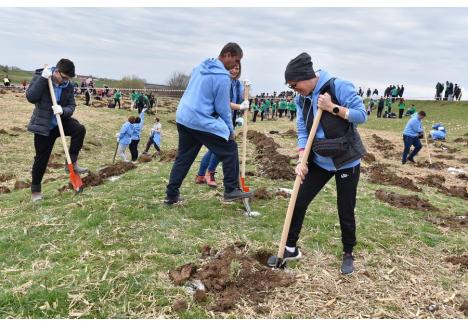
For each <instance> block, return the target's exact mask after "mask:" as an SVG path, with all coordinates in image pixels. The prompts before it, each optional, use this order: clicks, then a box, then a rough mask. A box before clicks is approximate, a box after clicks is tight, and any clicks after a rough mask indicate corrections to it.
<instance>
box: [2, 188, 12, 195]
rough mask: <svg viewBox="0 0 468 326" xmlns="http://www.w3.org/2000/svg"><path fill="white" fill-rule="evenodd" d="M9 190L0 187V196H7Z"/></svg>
mask: <svg viewBox="0 0 468 326" xmlns="http://www.w3.org/2000/svg"><path fill="white" fill-rule="evenodd" d="M10 192H11V190H10V189H9V188H8V187H5V186H0V194H9V193H10Z"/></svg>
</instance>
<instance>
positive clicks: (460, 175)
mask: <svg viewBox="0 0 468 326" xmlns="http://www.w3.org/2000/svg"><path fill="white" fill-rule="evenodd" d="M457 178H458V179H461V180H468V175H466V174H465V173H462V174H459V175H457Z"/></svg>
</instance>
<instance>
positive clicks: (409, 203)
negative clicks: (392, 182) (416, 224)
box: [375, 189, 438, 211]
mask: <svg viewBox="0 0 468 326" xmlns="http://www.w3.org/2000/svg"><path fill="white" fill-rule="evenodd" d="M375 197H377V198H378V199H379V200H381V201H383V202H386V203H388V204H390V205H392V206H395V207H398V208H409V209H414V210H417V211H438V209H437V208H436V207H434V206H432V204H431V203H429V202H428V201H427V200H424V199H421V198H419V197H418V196H416V195H409V196H407V195H399V194H396V193H394V192H387V191H385V190H382V189H379V190H376V191H375Z"/></svg>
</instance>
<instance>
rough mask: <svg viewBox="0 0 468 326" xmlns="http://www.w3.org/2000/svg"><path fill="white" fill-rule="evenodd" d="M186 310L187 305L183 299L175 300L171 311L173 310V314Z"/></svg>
mask: <svg viewBox="0 0 468 326" xmlns="http://www.w3.org/2000/svg"><path fill="white" fill-rule="evenodd" d="M187 308H188V303H187V301H185V300H183V299H181V300H177V301H176V302H174V304H173V305H172V310H174V311H175V312H180V311H184V310H187Z"/></svg>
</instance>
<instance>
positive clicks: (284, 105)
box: [278, 100, 288, 118]
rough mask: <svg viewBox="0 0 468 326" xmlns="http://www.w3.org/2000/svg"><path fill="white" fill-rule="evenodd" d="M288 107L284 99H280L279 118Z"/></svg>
mask: <svg viewBox="0 0 468 326" xmlns="http://www.w3.org/2000/svg"><path fill="white" fill-rule="evenodd" d="M287 108H288V105H287V102H286V101H285V100H281V101H280V102H279V110H278V111H279V117H280V118H281V117H282V116H283V113H284V115H286V110H287Z"/></svg>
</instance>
